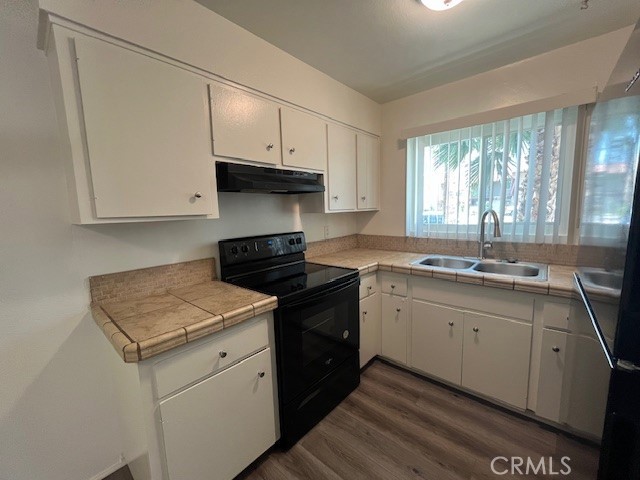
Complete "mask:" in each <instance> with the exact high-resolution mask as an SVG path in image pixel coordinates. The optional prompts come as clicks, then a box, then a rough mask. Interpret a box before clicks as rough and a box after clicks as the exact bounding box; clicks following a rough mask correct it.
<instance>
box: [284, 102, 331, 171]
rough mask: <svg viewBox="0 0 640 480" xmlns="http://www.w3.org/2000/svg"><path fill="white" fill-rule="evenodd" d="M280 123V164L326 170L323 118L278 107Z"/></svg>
mask: <svg viewBox="0 0 640 480" xmlns="http://www.w3.org/2000/svg"><path fill="white" fill-rule="evenodd" d="M280 127H281V129H282V165H284V166H285V167H298V168H303V169H305V170H307V169H311V170H320V171H324V170H326V168H327V132H326V124H325V122H324V121H322V120H321V119H320V118H319V117H314V116H313V115H309V114H308V113H304V112H301V111H299V110H294V109H292V108H288V107H281V108H280Z"/></svg>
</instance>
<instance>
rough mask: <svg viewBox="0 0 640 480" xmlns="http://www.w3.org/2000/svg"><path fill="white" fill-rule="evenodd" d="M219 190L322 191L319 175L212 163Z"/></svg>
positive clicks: (294, 192) (290, 192)
mask: <svg viewBox="0 0 640 480" xmlns="http://www.w3.org/2000/svg"><path fill="white" fill-rule="evenodd" d="M216 176H217V180H218V191H219V192H249V193H282V194H298V193H313V192H324V185H323V184H322V183H321V181H320V180H321V175H320V174H318V173H311V172H296V171H292V170H280V169H278V168H268V167H254V166H251V165H239V164H236V163H226V162H216Z"/></svg>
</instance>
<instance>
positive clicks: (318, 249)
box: [306, 235, 358, 258]
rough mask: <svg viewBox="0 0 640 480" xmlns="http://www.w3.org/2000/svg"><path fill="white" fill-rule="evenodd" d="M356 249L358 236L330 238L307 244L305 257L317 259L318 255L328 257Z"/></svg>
mask: <svg viewBox="0 0 640 480" xmlns="http://www.w3.org/2000/svg"><path fill="white" fill-rule="evenodd" d="M357 247H358V235H347V236H345V237H338V238H330V239H329V240H320V241H318V242H309V243H307V253H306V256H307V257H308V258H311V257H318V256H320V255H328V254H330V253H334V252H339V251H341V250H349V249H350V248H357Z"/></svg>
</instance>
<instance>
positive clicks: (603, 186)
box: [580, 96, 640, 246]
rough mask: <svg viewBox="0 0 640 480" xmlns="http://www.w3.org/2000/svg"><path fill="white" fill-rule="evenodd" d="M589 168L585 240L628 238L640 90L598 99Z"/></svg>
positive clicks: (639, 142)
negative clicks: (622, 95) (632, 93)
mask: <svg viewBox="0 0 640 480" xmlns="http://www.w3.org/2000/svg"><path fill="white" fill-rule="evenodd" d="M588 141H589V143H588V145H587V156H586V162H585V169H584V188H583V202H582V208H581V211H582V212H583V214H582V215H581V218H580V243H582V244H589V245H603V246H604V245H610V246H619V245H618V244H619V243H620V242H626V240H627V235H628V230H629V222H630V220H631V205H632V202H633V191H634V183H635V179H636V169H637V164H638V157H639V156H640V96H635V97H623V98H616V99H613V100H609V101H607V102H602V103H598V104H596V106H595V108H594V109H593V113H592V114H591V121H590V128H589V140H588Z"/></svg>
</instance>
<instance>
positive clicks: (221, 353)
mask: <svg viewBox="0 0 640 480" xmlns="http://www.w3.org/2000/svg"><path fill="white" fill-rule="evenodd" d="M218 355H220V358H224V357H226V356H227V352H225V351H224V350H220V352H219V353H218Z"/></svg>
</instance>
